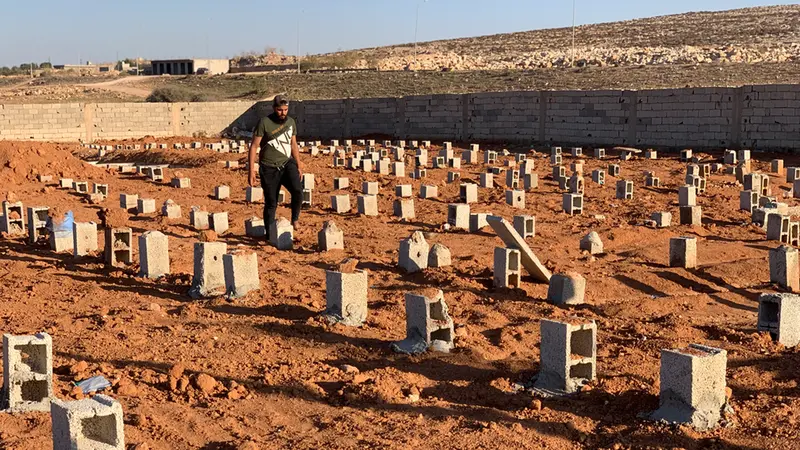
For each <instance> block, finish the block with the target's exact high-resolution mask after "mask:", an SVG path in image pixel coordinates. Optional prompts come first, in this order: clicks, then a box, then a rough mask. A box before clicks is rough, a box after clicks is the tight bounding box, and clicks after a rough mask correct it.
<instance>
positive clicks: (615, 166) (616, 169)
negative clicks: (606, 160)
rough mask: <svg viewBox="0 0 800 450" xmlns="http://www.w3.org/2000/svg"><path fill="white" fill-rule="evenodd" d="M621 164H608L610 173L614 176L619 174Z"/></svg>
mask: <svg viewBox="0 0 800 450" xmlns="http://www.w3.org/2000/svg"><path fill="white" fill-rule="evenodd" d="M619 170H620V169H619V164H609V165H608V175H609V176H612V177H618V176H619Z"/></svg>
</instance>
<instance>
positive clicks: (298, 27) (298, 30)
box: [297, 11, 303, 73]
mask: <svg viewBox="0 0 800 450" xmlns="http://www.w3.org/2000/svg"><path fill="white" fill-rule="evenodd" d="M302 14H303V11H300V14H298V16H297V73H300V16H301V15H302Z"/></svg>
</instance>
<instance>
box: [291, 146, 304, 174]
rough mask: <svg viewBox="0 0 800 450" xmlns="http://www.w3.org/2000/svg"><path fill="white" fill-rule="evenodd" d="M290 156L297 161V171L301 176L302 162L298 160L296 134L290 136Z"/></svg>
mask: <svg viewBox="0 0 800 450" xmlns="http://www.w3.org/2000/svg"><path fill="white" fill-rule="evenodd" d="M292 158H294V160H295V161H296V162H297V171H298V172H300V176H301V177H302V176H303V163H302V162H300V146H298V145H297V136H292Z"/></svg>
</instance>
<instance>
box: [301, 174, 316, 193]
mask: <svg viewBox="0 0 800 450" xmlns="http://www.w3.org/2000/svg"><path fill="white" fill-rule="evenodd" d="M300 184H301V185H302V188H303V189H308V190H312V191H313V190H314V189H315V187H316V183H315V181H314V174H313V173H304V174H303V177H302V178H301V180H300Z"/></svg>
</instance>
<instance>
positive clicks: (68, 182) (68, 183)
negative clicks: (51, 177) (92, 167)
mask: <svg viewBox="0 0 800 450" xmlns="http://www.w3.org/2000/svg"><path fill="white" fill-rule="evenodd" d="M58 183H59V184H58V186H59V187H61V188H64V189H70V188H72V186H73V183H74V180H73V179H72V178H61V179H60V180H59V181H58Z"/></svg>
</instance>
